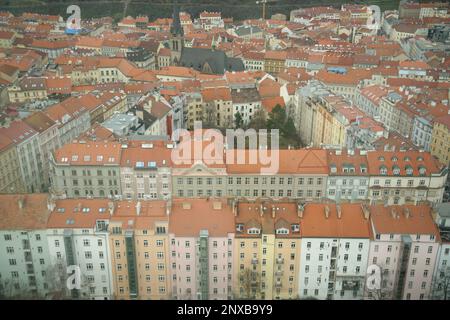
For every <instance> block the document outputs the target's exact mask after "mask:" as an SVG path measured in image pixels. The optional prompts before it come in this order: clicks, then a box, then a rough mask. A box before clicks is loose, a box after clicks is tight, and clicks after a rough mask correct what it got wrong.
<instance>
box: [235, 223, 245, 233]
mask: <svg viewBox="0 0 450 320" xmlns="http://www.w3.org/2000/svg"><path fill="white" fill-rule="evenodd" d="M236 231H238V232H242V231H244V225H243V224H242V223H238V224H237V225H236Z"/></svg>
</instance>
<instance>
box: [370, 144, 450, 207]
mask: <svg viewBox="0 0 450 320" xmlns="http://www.w3.org/2000/svg"><path fill="white" fill-rule="evenodd" d="M367 161H368V163H369V177H370V178H369V194H368V199H369V200H370V201H373V202H375V203H386V204H416V203H419V202H421V201H430V202H434V203H438V202H441V201H442V196H443V192H444V185H445V181H446V179H447V174H448V173H447V171H448V169H447V167H446V166H445V165H443V164H442V163H440V162H439V161H438V160H436V159H435V158H433V157H432V156H431V155H430V153H427V152H420V151H408V152H402V151H399V152H395V151H369V152H368V153H367Z"/></svg>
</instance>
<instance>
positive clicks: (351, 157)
mask: <svg viewBox="0 0 450 320" xmlns="http://www.w3.org/2000/svg"><path fill="white" fill-rule="evenodd" d="M366 155H367V152H365V151H363V150H336V151H329V152H328V163H329V176H328V179H327V191H326V197H327V198H328V199H331V200H335V201H336V202H338V203H339V202H356V201H364V200H366V199H367V197H368V193H369V170H368V163H367V156H366Z"/></svg>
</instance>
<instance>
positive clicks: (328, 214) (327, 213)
mask: <svg viewBox="0 0 450 320" xmlns="http://www.w3.org/2000/svg"><path fill="white" fill-rule="evenodd" d="M329 216H330V208H329V207H328V206H325V218H326V219H328V217H329Z"/></svg>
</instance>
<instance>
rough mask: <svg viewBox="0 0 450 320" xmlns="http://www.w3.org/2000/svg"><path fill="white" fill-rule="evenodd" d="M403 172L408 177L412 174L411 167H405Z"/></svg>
mask: <svg viewBox="0 0 450 320" xmlns="http://www.w3.org/2000/svg"><path fill="white" fill-rule="evenodd" d="M405 171H406V174H407V175H408V176H410V175H412V174H413V168H412V167H411V166H406V167H405Z"/></svg>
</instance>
